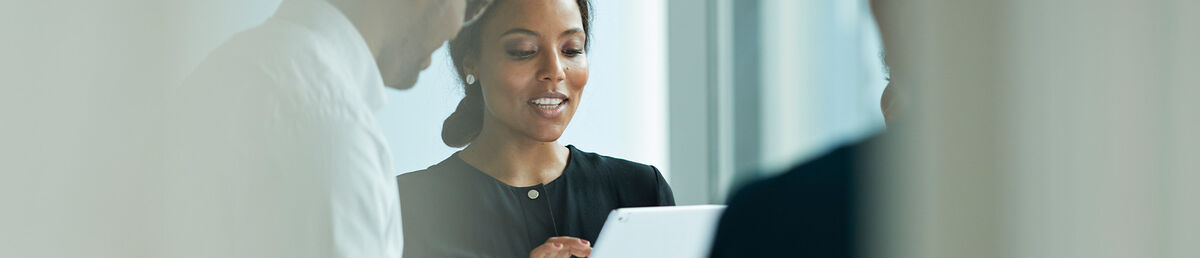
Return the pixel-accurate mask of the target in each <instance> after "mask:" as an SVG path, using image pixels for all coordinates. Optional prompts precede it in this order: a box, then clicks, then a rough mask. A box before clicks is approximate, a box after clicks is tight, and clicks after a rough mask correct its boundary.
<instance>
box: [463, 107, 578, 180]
mask: <svg viewBox="0 0 1200 258" xmlns="http://www.w3.org/2000/svg"><path fill="white" fill-rule="evenodd" d="M569 156H570V151H569V150H568V149H567V148H566V147H563V146H562V145H559V144H558V143H557V142H541V141H537V140H534V139H530V138H529V137H526V136H524V135H521V134H520V133H519V132H516V131H513V130H511V129H509V128H507V127H505V126H503V125H496V124H495V123H488V122H485V123H484V126H483V129H482V130H481V131H480V132H479V136H478V137H476V138H475V140H474V141H472V142H471V145H468V146H467V148H466V149H463V151H462V152H461V153H459V157H460V158H462V159H463V161H466V162H467V164H471V165H472V166H474V167H476V168H479V169H480V170H482V171H483V172H484V173H487V174H488V175H490V176H492V177H494V178H496V179H498V180H500V181H501V182H504V183H506V184H509V185H512V186H531V185H538V184H545V183H549V182H550V181H553V180H554V179H555V178H558V176H560V175H562V172H563V170H564V169H565V168H566V166H567V158H568V157H569Z"/></svg>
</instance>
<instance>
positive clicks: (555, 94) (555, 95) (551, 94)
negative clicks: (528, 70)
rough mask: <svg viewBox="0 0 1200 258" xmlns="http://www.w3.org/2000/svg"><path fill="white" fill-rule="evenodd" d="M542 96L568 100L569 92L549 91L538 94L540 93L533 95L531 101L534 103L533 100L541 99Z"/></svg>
mask: <svg viewBox="0 0 1200 258" xmlns="http://www.w3.org/2000/svg"><path fill="white" fill-rule="evenodd" d="M541 98H547V99H562V100H563V101H566V100H567V94H562V93H559V92H547V93H542V94H538V95H536V96H533V97H532V98H529V103H533V101H534V100H536V99H541Z"/></svg>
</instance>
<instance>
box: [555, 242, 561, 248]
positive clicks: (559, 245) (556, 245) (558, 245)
mask: <svg viewBox="0 0 1200 258" xmlns="http://www.w3.org/2000/svg"><path fill="white" fill-rule="evenodd" d="M554 247H562V244H559V243H554Z"/></svg>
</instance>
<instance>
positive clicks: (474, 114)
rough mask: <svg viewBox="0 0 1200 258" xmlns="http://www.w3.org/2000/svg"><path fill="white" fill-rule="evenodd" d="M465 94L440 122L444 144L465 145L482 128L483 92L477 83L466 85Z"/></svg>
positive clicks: (477, 134)
mask: <svg viewBox="0 0 1200 258" xmlns="http://www.w3.org/2000/svg"><path fill="white" fill-rule="evenodd" d="M466 88H467V94H466V96H463V99H462V101H459V102H458V107H457V108H455V109H454V113H451V114H450V116H449V117H446V121H445V122H443V123H442V142H444V143H446V146H450V147H455V148H461V147H463V146H467V144H469V143H471V141H473V140H475V137H476V136H479V131H480V130H483V96H482V95H483V92H482V91H481V89H480V88H479V85H477V84H476V85H467V87H466Z"/></svg>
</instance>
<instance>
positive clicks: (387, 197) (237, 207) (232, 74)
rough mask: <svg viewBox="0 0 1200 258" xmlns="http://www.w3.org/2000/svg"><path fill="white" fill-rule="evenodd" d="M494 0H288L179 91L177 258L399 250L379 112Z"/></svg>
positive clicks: (393, 253)
mask: <svg viewBox="0 0 1200 258" xmlns="http://www.w3.org/2000/svg"><path fill="white" fill-rule="evenodd" d="M489 3H490V1H479V0H475V1H464V0H334V1H331V2H324V1H307V0H306V1H301V0H295V1H285V2H283V3H282V4H281V6H280V7H279V9H278V11H276V13H275V14H274V15H273V16H272V17H271V18H270V19H268V20H267V21H266V22H264V23H263V24H262V25H260V26H257V27H255V28H253V29H250V30H248V31H244V32H241V33H238V34H237V35H235V36H234V37H232V38H231V39H229V40H228V41H227V42H225V43H224V44H223V45H222V46H220V47H219V48H218V49H216V50H214V51H213V52H212V53H211V54H209V56H208V57H207V58H206V59H205V61H204V62H203V63H202V64H201V65H200V66H199V67H198V68H196V70H195V71H194V72H193V73H192V75H191V77H190V78H189V79H188V81H187V82H186V83H185V84H184V85H183V86H182V87H180V88H178V89H175V90H173V91H172V93H171V95H170V96H168V99H170V100H171V101H170V103H169V107H168V111H167V117H169V118H168V122H167V131H166V135H165V136H166V137H167V139H168V140H167V141H168V145H167V154H166V159H165V160H166V161H165V165H166V168H167V175H166V178H167V182H165V183H166V187H165V194H166V196H165V199H166V200H167V204H166V205H167V206H166V207H167V209H166V215H167V217H166V219H165V226H164V230H165V232H166V234H165V235H166V242H167V246H166V247H165V249H166V250H165V253H166V256H167V257H399V256H400V254H401V251H400V248H401V247H400V245H401V243H402V240H401V238H400V237H401V236H400V233H401V229H400V225H401V221H400V218H399V214H400V211H399V200H398V198H397V197H396V193H397V190H396V185H395V181H394V177H393V176H394V171H392V164H391V160H390V159H389V157H390V154H389V153H388V146H386V145H385V140H384V138H383V134H382V133H381V129H380V128H379V125H378V123H377V122H376V121H375V119H374V117H373V115H372V112H373V111H375V110H377V109H379V108H380V107H381V106H382V105H383V104H384V102H385V100H384V94H383V90H384V87H385V85H386V86H387V87H391V88H396V89H405V88H409V87H412V85H413V84H414V83H415V82H416V78H417V74H418V73H419V72H420V70H423V69H424V68H425V67H427V66H428V65H429V62H430V55H431V54H432V52H433V51H434V50H435V49H437V48H438V47H440V46H441V45H442V42H444V41H446V40H449V39H452V38H453V37H454V36H455V35H456V34H457V33H458V31H459V29H460V28H461V27H462V26H463V25H464V24H466V23H469V22H470V21H472V20H473V19H474V18H476V17H478V15H479V14H481V13H482V12H483V10H485V9H486V7H487V5H488V4H489Z"/></svg>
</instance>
